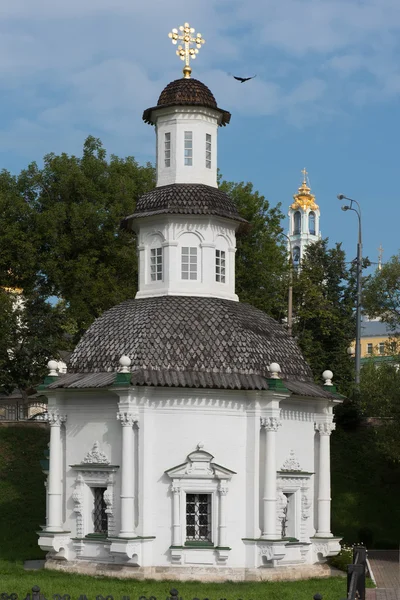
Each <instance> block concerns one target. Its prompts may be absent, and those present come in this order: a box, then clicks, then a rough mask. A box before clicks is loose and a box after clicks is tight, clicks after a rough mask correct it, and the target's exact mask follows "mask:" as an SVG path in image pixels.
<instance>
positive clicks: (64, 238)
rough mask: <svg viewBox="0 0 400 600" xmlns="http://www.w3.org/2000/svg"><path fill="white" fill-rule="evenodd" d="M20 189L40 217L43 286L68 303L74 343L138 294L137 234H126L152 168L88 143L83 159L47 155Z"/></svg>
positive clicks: (90, 139)
mask: <svg viewBox="0 0 400 600" xmlns="http://www.w3.org/2000/svg"><path fill="white" fill-rule="evenodd" d="M18 182H19V186H20V187H21V188H22V189H23V191H24V195H25V197H26V198H28V200H29V206H30V208H31V209H32V210H33V211H34V213H35V224H36V227H37V231H38V235H39V237H40V243H39V249H38V251H39V257H40V271H39V272H38V275H39V276H40V275H41V286H42V288H43V289H46V292H47V294H48V295H49V296H50V295H53V296H56V297H59V298H62V299H63V300H64V301H65V304H66V308H67V311H68V313H69V317H70V318H71V319H74V320H75V322H76V339H79V337H80V336H81V335H82V333H83V331H85V330H86V329H87V328H88V327H89V325H90V324H91V323H92V321H93V320H94V319H95V318H96V317H98V316H99V315H100V314H101V313H102V312H103V311H104V310H106V309H108V308H110V307H111V306H113V305H115V304H117V303H118V302H121V301H122V300H125V299H126V298H132V297H134V296H135V294H136V291H137V258H136V247H135V240H134V238H133V236H132V235H131V234H129V233H127V232H125V231H123V230H121V229H120V222H121V219H122V218H123V217H125V216H126V215H129V214H131V213H132V212H133V211H134V208H135V203H136V199H137V198H138V197H139V196H140V195H142V194H143V193H144V192H146V191H148V190H149V189H151V188H152V187H154V168H153V167H152V166H151V165H149V164H147V165H145V166H144V167H141V166H139V165H138V163H137V162H136V161H135V160H134V159H133V158H131V157H128V158H126V159H120V158H117V157H116V156H111V158H110V160H109V161H107V160H106V152H105V150H104V148H103V146H102V144H101V142H100V140H98V139H95V138H93V137H88V138H87V140H86V141H85V144H84V148H83V155H82V157H81V158H77V157H75V156H68V155H67V154H61V155H60V156H55V155H54V154H49V155H47V156H46V157H45V159H44V167H43V169H39V168H38V167H37V165H36V164H35V163H33V164H31V165H30V166H29V167H28V169H27V170H25V171H23V172H22V173H21V175H20V177H19V179H18Z"/></svg>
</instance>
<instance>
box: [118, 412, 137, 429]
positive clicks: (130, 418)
mask: <svg viewBox="0 0 400 600" xmlns="http://www.w3.org/2000/svg"><path fill="white" fill-rule="evenodd" d="M117 419H118V421H120V422H121V425H122V427H133V426H134V424H135V423H137V420H138V417H137V415H135V414H133V413H129V412H118V413H117Z"/></svg>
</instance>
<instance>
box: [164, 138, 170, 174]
mask: <svg viewBox="0 0 400 600" xmlns="http://www.w3.org/2000/svg"><path fill="white" fill-rule="evenodd" d="M164 165H165V166H166V167H170V166H171V134H170V133H166V134H165V136H164Z"/></svg>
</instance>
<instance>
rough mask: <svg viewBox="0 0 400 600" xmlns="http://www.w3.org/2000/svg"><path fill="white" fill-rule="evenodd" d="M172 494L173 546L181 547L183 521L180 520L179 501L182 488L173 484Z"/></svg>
mask: <svg viewBox="0 0 400 600" xmlns="http://www.w3.org/2000/svg"><path fill="white" fill-rule="evenodd" d="M171 492H172V498H173V512H172V545H173V546H180V545H181V544H182V540H181V519H180V511H179V500H180V493H181V488H180V487H179V485H177V484H175V483H173V484H172V485H171Z"/></svg>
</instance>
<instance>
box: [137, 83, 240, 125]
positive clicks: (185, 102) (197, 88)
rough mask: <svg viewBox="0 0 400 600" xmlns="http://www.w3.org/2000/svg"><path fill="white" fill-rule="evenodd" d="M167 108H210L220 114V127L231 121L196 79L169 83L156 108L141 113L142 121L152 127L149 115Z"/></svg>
mask: <svg viewBox="0 0 400 600" xmlns="http://www.w3.org/2000/svg"><path fill="white" fill-rule="evenodd" d="M169 106H204V107H206V108H212V109H214V110H216V111H218V112H219V113H221V115H222V118H221V125H227V123H229V121H230V119H231V114H230V113H229V112H228V111H226V110H222V109H220V108H218V105H217V101H216V100H215V98H214V96H213V94H212V92H211V91H210V90H209V89H208V87H207V86H206V85H204V83H202V82H201V81H199V80H198V79H192V78H190V79H186V78H184V77H182V78H181V79H176V80H175V81H171V83H169V84H168V85H167V86H166V87H165V88H164V89H163V91H162V92H161V94H160V97H159V99H158V102H157V106H153V107H152V108H147V109H146V110H145V111H144V113H143V120H144V121H145V122H146V123H150V124H152V125H154V120H153V119H152V117H151V113H152V112H153V111H154V110H156V109H157V108H166V107H169Z"/></svg>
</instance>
